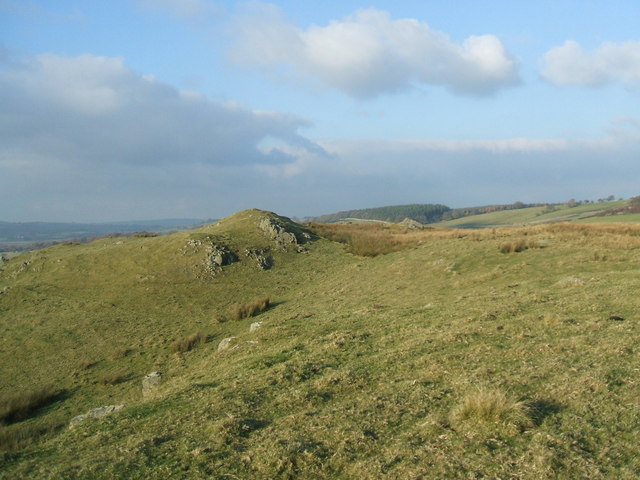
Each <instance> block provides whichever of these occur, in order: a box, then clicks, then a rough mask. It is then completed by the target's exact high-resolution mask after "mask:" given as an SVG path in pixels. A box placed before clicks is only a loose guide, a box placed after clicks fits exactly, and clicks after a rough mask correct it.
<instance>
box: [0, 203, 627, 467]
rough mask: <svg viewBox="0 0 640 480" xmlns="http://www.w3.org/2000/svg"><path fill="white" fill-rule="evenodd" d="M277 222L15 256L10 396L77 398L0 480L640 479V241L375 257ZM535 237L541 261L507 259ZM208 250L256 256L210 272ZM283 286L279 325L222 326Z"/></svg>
mask: <svg viewBox="0 0 640 480" xmlns="http://www.w3.org/2000/svg"><path fill="white" fill-rule="evenodd" d="M265 214H266V213H264V212H259V211H255V210H253V211H245V212H240V213H239V214H236V215H234V216H233V217H230V218H228V219H225V220H223V221H220V222H218V223H216V224H214V225H211V226H208V227H204V228H202V229H200V230H198V231H195V232H181V233H177V234H174V235H170V236H166V237H155V238H125V239H102V240H99V241H96V242H93V243H92V244H88V245H66V246H64V245H60V246H56V247H53V248H50V249H46V250H42V251H39V252H33V253H29V254H26V255H23V256H21V257H18V258H14V259H12V260H11V261H10V262H9V263H8V264H6V265H5V266H4V267H3V268H4V270H3V272H1V273H0V289H2V288H4V287H8V289H7V290H6V292H7V293H5V294H3V295H0V339H1V340H0V341H1V343H0V378H1V379H2V382H0V394H1V395H8V394H9V393H10V392H14V391H18V390H25V391H29V390H32V389H34V388H37V386H38V385H43V384H46V383H52V384H54V385H55V386H56V388H59V389H64V390H65V391H67V392H68V394H67V395H66V396H65V397H64V398H61V399H59V400H57V401H55V402H53V403H51V404H49V405H47V406H45V407H43V408H39V409H36V410H34V411H33V412H32V414H30V415H29V416H28V417H27V418H24V419H22V420H18V421H16V422H14V423H12V424H11V425H8V426H5V427H2V428H3V430H1V431H0V440H1V439H2V438H5V437H6V438H14V440H12V441H7V443H6V444H5V446H4V447H3V443H2V442H1V441H0V449H2V450H3V452H0V478H2V479H4V478H7V479H9V478H11V479H21V478H24V479H27V478H55V479H58V478H60V479H62V478H97V479H101V478H104V479H107V478H109V479H110V478H194V479H196V478H252V479H254V478H255V479H286V478H318V479H322V478H327V479H334V478H344V479H347V478H360V479H379V478H390V479H391V478H394V479H395V478H425V479H426V478H461V479H467V478H483V477H484V478H521V479H544V478H549V479H552V478H553V479H556V478H560V479H572V478H590V479H591V478H594V479H598V478H610V479H618V478H628V479H631V478H637V477H638V476H640V460H639V459H640V447H639V446H638V442H637V432H638V430H639V429H640V408H638V407H639V405H638V398H640V395H639V393H640V392H639V391H638V385H640V372H639V371H638V370H637V368H636V366H637V365H638V364H639V361H640V349H639V348H638V346H637V339H638V336H639V334H640V330H639V327H638V320H639V318H638V316H637V300H636V298H637V293H636V292H637V291H638V289H639V288H640V277H639V276H638V265H639V264H640V228H639V227H637V226H633V225H626V226H620V225H563V224H552V225H537V226H531V227H523V228H496V229H485V230H481V231H471V230H464V231H457V230H441V229H434V230H424V231H420V232H407V233H406V234H401V233H397V232H392V233H393V235H394V236H393V240H394V241H396V240H397V241H398V242H400V243H399V250H397V251H393V252H391V253H387V254H380V255H377V256H375V257H363V256H359V255H355V254H353V253H350V252H348V251H345V248H344V245H343V244H339V243H334V242H332V241H329V240H326V239H317V240H316V241H312V242H309V243H307V244H306V245H305V247H306V248H307V251H306V252H303V253H296V252H295V250H294V249H291V251H281V250H279V249H278V247H277V246H276V245H275V243H274V242H273V241H272V240H270V239H269V238H267V237H265V236H264V235H262V234H261V233H260V231H258V230H257V229H256V228H255V224H256V222H257V220H258V219H259V218H260V217H261V216H262V215H265ZM521 240H526V241H527V242H528V244H530V245H536V246H538V247H541V248H528V249H525V250H522V251H520V252H517V253H513V254H511V253H510V254H504V253H501V251H500V248H501V245H503V244H505V243H514V244H515V243H517V242H519V241H521ZM380 241H381V242H383V243H384V242H385V241H386V240H384V239H382V238H381V239H380ZM119 242H121V243H119ZM208 242H216V243H220V244H224V245H226V246H228V247H229V248H230V249H232V250H234V251H235V252H237V253H238V254H239V255H238V257H239V261H238V262H236V263H233V264H231V265H229V266H227V267H224V268H223V269H222V271H221V272H219V273H217V274H216V275H215V276H211V275H210V273H209V272H208V271H207V270H206V268H205V263H206V262H205V260H206V256H207V245H208ZM529 242H530V243H529ZM246 248H259V249H266V248H269V249H270V250H269V254H270V255H272V256H273V267H272V268H271V269H270V270H264V271H262V270H258V269H256V267H255V262H254V260H252V259H250V258H248V257H246V256H245V255H244V254H243V252H244V249H246ZM25 261H28V262H29V264H28V265H26V266H25V265H24V262H25ZM262 296H268V297H269V299H270V304H271V306H270V308H268V309H266V310H265V311H263V312H262V313H261V314H260V320H261V323H262V326H261V328H260V329H258V330H256V331H254V332H250V331H249V326H250V324H251V323H252V321H253V319H252V318H245V319H241V320H238V321H232V322H223V323H220V322H218V320H217V319H218V318H219V317H220V316H224V315H226V313H227V312H228V309H229V308H230V306H231V305H233V304H236V303H237V304H241V305H244V304H246V302H247V300H250V299H253V298H259V297H262ZM613 315H617V316H620V317H622V318H624V320H623V321H612V320H610V317H611V316H613ZM198 331H202V332H204V333H205V334H206V335H207V336H208V338H209V341H208V342H207V343H203V344H200V345H198V347H197V348H193V349H192V350H189V351H185V352H183V353H181V354H178V355H177V354H176V353H175V352H174V351H173V347H172V345H173V342H174V341H175V340H176V339H185V338H187V339H188V338H189V336H190V335H191V334H192V333H193V332H198ZM232 336H233V337H236V339H237V342H236V343H235V347H234V348H231V349H227V350H225V351H222V352H218V351H217V348H216V347H217V345H218V343H219V342H220V341H221V340H222V339H223V338H227V337H232ZM114 352H115V353H114ZM118 352H126V353H118ZM152 371H161V372H162V379H163V380H162V383H161V384H160V386H159V387H158V390H157V393H154V395H153V396H150V397H143V396H142V393H141V380H142V378H143V377H144V375H146V374H148V373H150V372H152ZM118 372H126V380H125V381H122V382H118V383H115V384H104V385H103V384H102V383H101V382H100V381H99V379H100V378H101V377H104V376H108V375H113V374H118ZM117 404H124V405H125V408H124V409H122V410H121V411H119V412H116V413H114V414H112V415H111V416H108V417H105V418H104V419H89V420H86V421H85V422H83V423H82V424H80V425H78V426H77V427H75V428H73V429H69V428H61V429H59V428H56V427H55V426H56V425H60V424H67V423H68V422H69V420H70V419H71V418H73V417H74V416H76V415H79V414H82V413H86V412H87V411H89V410H90V409H92V408H96V407H99V406H102V405H117ZM19 430H20V431H22V432H23V433H19ZM3 435H5V437H3ZM11 435H13V437H11ZM21 438H22V440H20V439H21Z"/></svg>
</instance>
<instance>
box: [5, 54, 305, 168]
mask: <svg viewBox="0 0 640 480" xmlns="http://www.w3.org/2000/svg"><path fill="white" fill-rule="evenodd" d="M0 103H2V105H3V109H2V111H1V112H0V155H2V154H3V153H4V154H6V153H7V152H9V151H11V152H14V153H12V155H13V156H15V152H16V151H22V152H24V153H25V155H30V156H36V157H38V156H41V157H50V158H58V159H65V161H68V162H71V161H73V162H77V163H101V162H109V163H113V162H120V163H136V164H146V165H153V164H163V163H181V164H184V163H206V164H214V165H221V164H228V165H238V164H263V163H280V162H292V161H293V159H292V158H290V157H287V156H286V155H284V154H277V153H279V152H271V153H269V154H265V153H263V152H261V151H260V150H259V149H258V144H259V143H260V142H261V140H262V139H263V138H264V137H266V136H268V135H269V136H272V137H275V138H280V139H282V141H283V142H285V143H293V144H304V146H305V148H318V147H317V146H314V145H313V144H312V143H311V142H309V141H308V140H306V139H303V138H302V137H300V136H299V135H298V133H297V129H298V128H299V127H301V126H305V125H307V122H306V121H305V120H303V119H300V118H297V117H292V116H287V115H283V114H279V113H274V112H271V113H269V112H252V111H250V110H248V109H246V108H243V107H241V106H238V105H231V104H228V105H223V104H219V103H216V102H213V101H211V100H209V99H207V98H206V97H204V96H202V95H198V94H194V93H189V92H183V91H180V90H178V89H176V88H174V87H172V86H170V85H167V84H163V83H161V82H158V81H156V80H155V79H154V78H153V77H152V76H142V75H139V74H138V73H136V72H134V71H132V70H130V69H129V68H128V67H127V66H126V65H125V64H124V61H123V60H122V59H120V58H107V57H96V56H92V55H82V56H79V57H61V56H56V55H41V56H38V57H35V58H32V59H31V60H30V61H28V62H26V63H23V64H21V65H17V66H16V65H12V66H7V67H6V68H4V69H0Z"/></svg>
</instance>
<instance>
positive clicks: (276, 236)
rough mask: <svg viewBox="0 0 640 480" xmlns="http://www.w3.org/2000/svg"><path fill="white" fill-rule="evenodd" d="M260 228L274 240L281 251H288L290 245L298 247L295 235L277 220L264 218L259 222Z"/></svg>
mask: <svg viewBox="0 0 640 480" xmlns="http://www.w3.org/2000/svg"><path fill="white" fill-rule="evenodd" d="M258 228H259V229H260V230H262V231H263V232H264V233H265V235H267V236H268V237H269V238H271V239H272V240H274V241H275V242H276V245H277V246H278V247H279V248H280V249H281V250H286V249H287V246H290V245H296V246H297V245H298V239H297V237H296V235H295V233H293V232H290V231H288V230H287V226H286V225H285V224H284V223H283V222H281V221H279V220H277V219H275V218H271V217H262V218H261V219H260V220H258Z"/></svg>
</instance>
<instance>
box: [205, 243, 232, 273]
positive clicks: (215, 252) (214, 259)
mask: <svg viewBox="0 0 640 480" xmlns="http://www.w3.org/2000/svg"><path fill="white" fill-rule="evenodd" d="M237 261H238V257H237V256H236V254H235V253H233V252H232V251H231V250H229V248H228V247H226V246H224V245H213V246H212V250H211V253H210V254H209V262H210V263H211V266H212V267H213V268H219V267H225V266H227V265H231V264H232V263H233V262H237Z"/></svg>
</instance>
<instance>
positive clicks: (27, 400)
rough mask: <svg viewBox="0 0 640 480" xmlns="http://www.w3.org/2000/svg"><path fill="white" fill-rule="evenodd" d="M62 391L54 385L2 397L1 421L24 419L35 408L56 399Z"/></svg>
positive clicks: (0, 400) (0, 407)
mask: <svg viewBox="0 0 640 480" xmlns="http://www.w3.org/2000/svg"><path fill="white" fill-rule="evenodd" d="M59 394H60V392H59V391H58V390H57V389H56V388H54V387H53V386H52V385H48V386H45V387H42V388H40V389H38V390H32V391H29V392H20V393H15V394H12V395H7V396H4V397H1V398H0V423H4V424H9V423H13V422H17V421H19V420H24V419H25V418H27V417H29V415H30V414H31V413H32V412H34V411H35V410H37V409H39V408H41V407H44V406H46V405H49V404H50V403H52V402H53V401H55V399H56V397H57V396H58V395H59Z"/></svg>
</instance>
